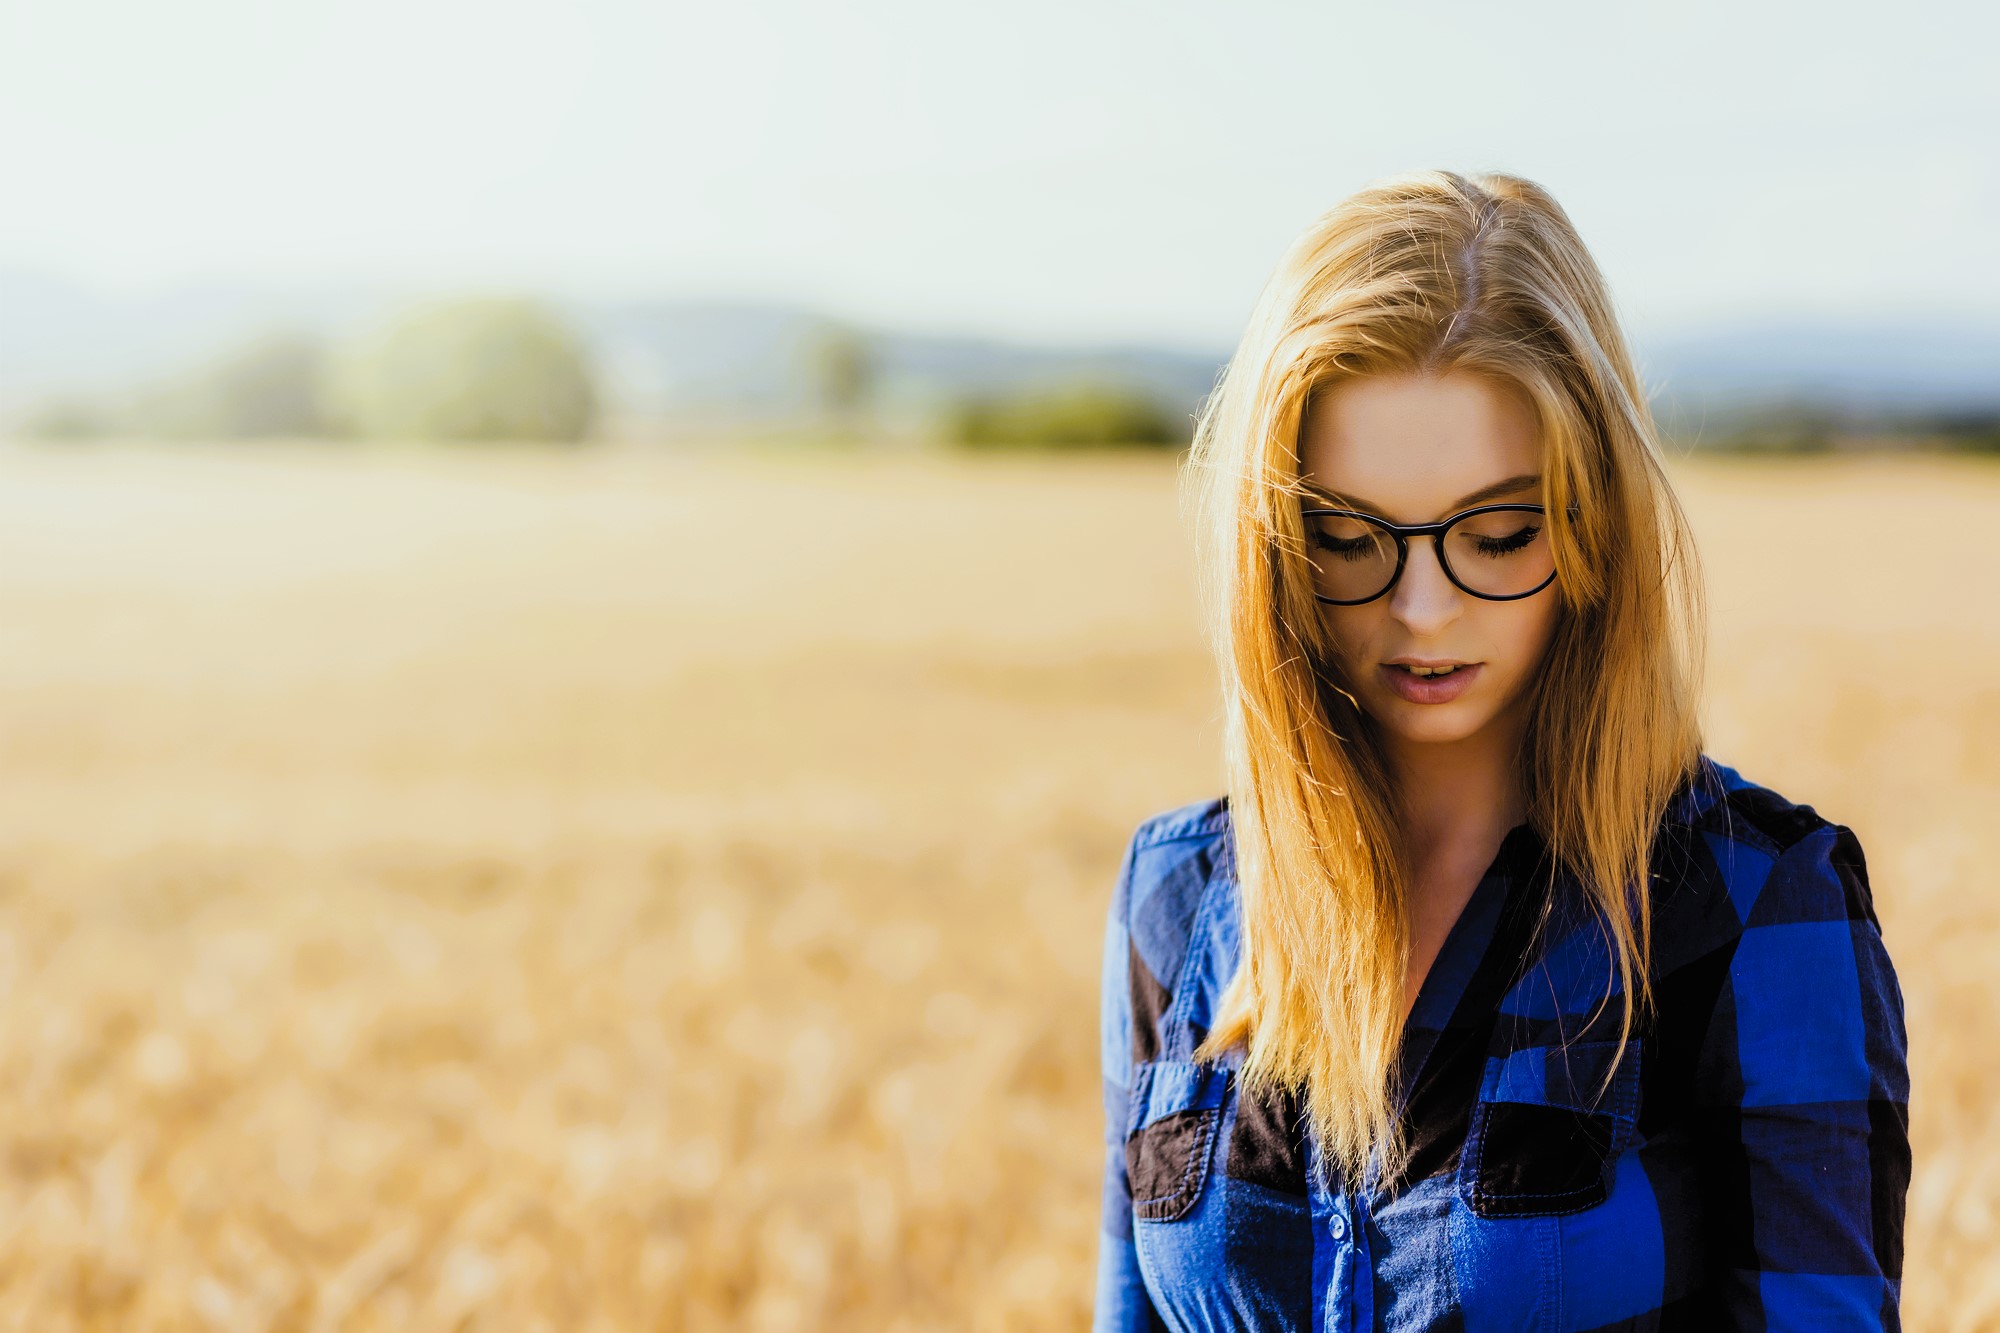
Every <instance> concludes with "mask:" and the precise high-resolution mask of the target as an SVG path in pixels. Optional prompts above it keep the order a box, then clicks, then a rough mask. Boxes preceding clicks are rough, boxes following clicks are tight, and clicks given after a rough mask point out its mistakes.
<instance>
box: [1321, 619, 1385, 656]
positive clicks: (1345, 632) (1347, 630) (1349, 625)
mask: <svg viewBox="0 0 2000 1333" xmlns="http://www.w3.org/2000/svg"><path fill="white" fill-rule="evenodd" d="M1320 619H1321V623H1322V624H1323V625H1325V626H1326V633H1327V638H1328V639H1329V641H1330V644H1331V647H1332V649H1333V653H1334V655H1335V656H1336V657H1338V658H1339V659H1340V660H1341V661H1343V662H1345V663H1347V664H1349V665H1350V666H1351V665H1353V664H1354V663H1355V662H1357V661H1359V660H1362V659H1364V658H1366V657H1367V656H1368V655H1369V652H1370V650H1371V648H1372V646H1373V643H1374V639H1375V632H1376V627H1377V626H1378V625H1379V624H1380V622H1381V620H1382V614H1381V610H1380V608H1378V607H1375V606H1327V607H1322V608H1321V616H1320Z"/></svg>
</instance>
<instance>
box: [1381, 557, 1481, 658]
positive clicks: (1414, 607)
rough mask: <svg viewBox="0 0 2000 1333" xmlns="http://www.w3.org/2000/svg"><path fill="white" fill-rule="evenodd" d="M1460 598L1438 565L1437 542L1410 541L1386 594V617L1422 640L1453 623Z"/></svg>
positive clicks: (1461, 600)
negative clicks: (1396, 621)
mask: <svg viewBox="0 0 2000 1333" xmlns="http://www.w3.org/2000/svg"><path fill="white" fill-rule="evenodd" d="M1464 597H1465V594H1464V593H1462V592H1460V591H1459V588H1458V585H1457V584H1455V583H1453V582H1452V581H1451V580H1450V579H1449V578H1447V577H1446V576H1445V572H1444V566H1443V565H1442V564H1440V563H1438V544H1437V538H1435V537H1428V536H1426V537H1412V538H1410V553H1409V555H1408V556H1406V557H1405V558H1404V560H1403V572H1402V574H1401V575H1400V576H1399V577H1398V578H1397V579H1396V586H1395V588H1393V589H1392V590H1391V591H1390V593H1389V614H1391V615H1393V616H1395V617H1396V619H1398V620H1400V621H1402V622H1403V624H1405V625H1407V626H1408V627H1409V630H1410V633H1411V634H1412V635H1413V636H1417V637H1422V636H1426V635H1429V634H1432V633H1434V632H1436V631H1438V630H1441V629H1443V628H1444V627H1445V626H1446V625H1449V624H1450V623H1451V622H1452V621H1453V620H1455V619H1457V618H1458V614H1459V611H1460V610H1461V609H1462V608H1463V607H1464V604H1465V603H1464Z"/></svg>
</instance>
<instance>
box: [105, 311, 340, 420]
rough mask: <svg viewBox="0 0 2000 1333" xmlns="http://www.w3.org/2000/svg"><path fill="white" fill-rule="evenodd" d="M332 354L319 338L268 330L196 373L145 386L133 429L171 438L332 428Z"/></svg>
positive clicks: (134, 412) (134, 404)
mask: <svg viewBox="0 0 2000 1333" xmlns="http://www.w3.org/2000/svg"><path fill="white" fill-rule="evenodd" d="M325 360H326V352H325V348H324V347H323V346H322V345H321V344H320V342H319V341H318V340H317V339H315V338H310V337H307V336H305V335H303V334H296V333H273V334H266V335H264V336H262V337H259V338H256V339H253V340H252V341H250V342H248V343H246V344H244V345H243V346H241V347H239V348H237V349H236V350H234V351H232V352H230V353H228V354H227V355H225V356H224V357H222V358H221V359H220V360H218V361H216V362H215V363H213V364H212V365H209V366H206V367H204V368H202V369H200V370H197V371H195V372H194V373H192V374H190V375H187V376H184V377H182V378H181V379H178V380H172V381H169V382H167V383H166V384H163V385H158V386H155V387H153V388H149V389H144V390H141V391H140V392H139V393H138V394H136V395H135V396H134V398H133V401H132V404H131V407H130V409H129V417H130V424H131V429H133V430H135V431H137V432H138V433H140V434H145V435H158V436H162V437H166V438H170V439H229V440H242V439H263V438H270V437H280V436H293V437H297V436H311V435H320V434H324V433H325V431H326V424H327V423H326V414H325V413H324V412H323V411H322V410H321V404H320V381H321V378H322V376H323V373H324V363H325Z"/></svg>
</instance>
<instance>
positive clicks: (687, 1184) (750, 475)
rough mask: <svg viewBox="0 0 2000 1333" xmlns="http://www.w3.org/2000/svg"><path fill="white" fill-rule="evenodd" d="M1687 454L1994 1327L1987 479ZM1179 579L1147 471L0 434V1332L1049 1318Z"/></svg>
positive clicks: (1740, 719) (1967, 1305) (1748, 745)
mask: <svg viewBox="0 0 2000 1333" xmlns="http://www.w3.org/2000/svg"><path fill="white" fill-rule="evenodd" d="M1680 471H1681V475H1682V478H1683V481H1684V485H1685V496H1686V498H1687V500H1688V502H1689V504H1690V506H1691V508H1692V509H1693V511H1694V513H1695V516H1696V519H1697V521H1698V523H1699V525H1700V527H1701V532H1702V537H1703V540H1704V554H1705V556H1706V559H1707V561H1708V563H1709V568H1710V578H1711V588H1712V593H1713V599H1714V612H1715V627H1714V641H1713V642H1714V660H1713V665H1712V671H1711V691H1710V699H1711V707H1710V718H1711V724H1712V731H1711V735H1712V743H1711V745H1710V751H1711V753H1713V754H1715V755H1717V756H1718V757H1719V758H1722V759H1724V760H1725V761H1727V762H1730V763H1733V764H1735V765H1736V766H1737V767H1739V768H1741V769H1742V770H1743V771H1744V772H1745V773H1746V774H1748V775H1749V776H1751V777H1753V778H1755V779H1757V780H1759V781H1763V782H1767V783H1769V784H1771V785H1773V786H1775V787H1777V788H1778V789H1779V790H1781V791H1783V792H1785V793H1786V794H1788V795H1791V796H1792V797H1793V798H1794V799H1798V800H1804V801H1809V802H1811V803H1812V804H1814V805H1815V806H1817V807H1818V808H1820V810H1821V811H1822V812H1824V813H1826V814H1828V815H1830V816H1831V817H1833V818H1836V819H1839V820H1841V821H1842V822H1845V823H1847V824H1849V825H1851V826H1852V827H1853V828H1854V829H1855V830H1856V831H1857V833H1858V834H1859V835H1860V837H1861V840H1862V843H1863V845H1864V847H1865V848H1866V849H1867V852H1868V856H1869V863H1870V868H1871V871H1872V874H1873V879H1874V884H1875V888H1876V893H1877V897H1878V901H1879V904H1880V908H1881V913H1882V917H1883V921H1884V929H1885V935H1886V937H1887V939H1888V941H1889V944H1890V948H1891V951H1892V953H1893V954H1894V956H1895V958H1896V960H1897V963H1898V966H1899V968H1900V970H1901V974H1902V979H1903V985H1904V990H1905V993H1906V996H1907V999H1908V1004H1909V1018H1910V1027H1911V1032H1912V1048H1913V1053H1912V1060H1913V1066H1914V1072H1915V1076H1916V1082H1917V1087H1916V1090H1915V1093H1914V1096H1913V1111H1914V1120H1915V1126H1916V1129H1915V1132H1916V1135H1917V1145H1916V1156H1917V1178H1916V1181H1915V1183H1914V1185H1913V1188H1912V1192H1911V1227H1910V1236H1909V1240H1910V1249H1909V1269H1908V1274H1907V1276H1906V1281H1905V1292H1906V1304H1905V1311H1906V1316H1907V1319H1908V1323H1909V1326H1910V1327H1912V1328H1917V1329H1949V1330H1970V1329H2000V1148H1996V1146H1995V1144H1994V1140H1993V1136H1992V1132H1991V1127H1992V1124H1993V1123H1994V1118H1993V1113H1992V1110H1991V1108H1992V1106H1993V1104H1994V1102H1995V1101H1996V1099H2000V1009H1997V1008H1996V1005H1995V1003H1994V1000H1995V991H1996V987H1995V984H1994V981H1993V977H1994V975H1995V970H1996V965H2000V883H1996V880H1995V876H1994V874H1993V872H1992V867H1993V866H1994V865H1995V864H1996V862H2000V827H1996V824H1995V821H1994V820H1993V817H1992V811H1993V810H1994V809H1995V808H1996V800H2000V671H1996V669H1995V667H1994V666H1993V663H1994V661H1995V655H1996V653H2000V621H1996V618H1995V616H1994V615H1993V609H1994V608H1995V606H1996V604H2000V602H1996V597H1995V592H1994V589H1995V588H1996V587H2000V546H1996V543H1995V542H1994V541H1993V532H1994V528H1995V525H1996V524H1997V523H2000V470H1996V469H1995V468H1993V467H1991V466H1986V467H1983V468H1982V467H1980V466H1979V465H1978V464H1976V463H1973V462H1950V461H1946V460H1938V459H1915V460H1898V461H1888V460H1839V461H1828V462H1821V463H1815V464H1808V465H1786V464H1776V463H1763V464H1751V463H1743V462H1736V463H1730V464H1716V463H1707V464H1702V465H1699V466H1697V465H1694V464H1686V465H1682V466H1681V469H1680ZM1190 580H1191V569H1190V566H1189V562H1188V556H1187V551H1186V544H1185V540H1184V537H1183V533H1182V530H1181V528H1180V525H1179V522H1178V519H1177V516H1176V511H1175V506H1174V497H1173V476H1172V470H1171V463H1170V462H1169V460H1167V459H1165V458H1160V457H1144V458H1131V459H1092V460H1070V461H1054V462H1030V461H1022V460H1015V459H1004V458H993V459H981V460H977V461H966V462H944V461H923V460H897V459H886V458H873V459H859V460H857V459H837V460H836V459H819V460H797V461H779V460H776V459H769V458H767V459H764V460H762V461H756V460H740V461H736V462H732V463H723V462H721V461H716V460H708V461H694V460H681V461H659V460H645V459H633V458H630V457H620V456H618V455H615V454H592V455H584V456H577V457H565V456H556V455H542V454H516V453H502V454H499V455H494V456H487V457H483V458H482V457H476V456H474V455H472V454H469V453H464V454H448V453H438V454H407V455H394V454H390V455H383V454H376V455H367V456H363V455H349V454H343V453H341V452H340V451H337V450H331V449H329V450H324V451H312V450H306V451H297V452H292V451H286V450H281V449H266V448H259V449H256V450H255V451H252V450H248V449H246V450H242V451H236V450H199V449H181V450H177V451H173V452H140V451H129V452H128V451H122V450H117V449H102V450H92V451H86V452H79V453H74V454H63V453H60V452H30V453H22V452H14V453H8V454H5V455H0V1327H5V1328H19V1329H35V1330H59V1329H67V1328H107V1329H108V1328H121V1329H122V1328H155V1327H157V1328H195V1329H203V1328H209V1329H264V1328H284V1329H316V1330H317V1329H327V1330H330V1329H347V1328H352V1329H457V1328H483V1329H510V1330H512V1329H549V1330H556V1329H560V1330H571V1329H583V1330H589V1329H610V1328H619V1329H625V1328H633V1329H676V1330H678V1329H689V1330H696V1329H738V1328H744V1329H790V1328H819V1327H832V1328H855V1329H870V1330H875V1329H882V1330H895V1329H908V1330H915V1329H960V1328H980V1329H984V1328H1043V1327H1047V1328H1077V1327H1081V1326H1083V1325H1084V1324H1085V1323H1087V1319H1088V1307H1089V1299H1090V1277H1091V1263H1092V1259H1093V1256H1094V1253H1095V1246H1096V1237H1095V1231H1096V1215H1097V1189H1098V1170H1099V1163H1100V1160H1101V1158H1100V1148H1099V1142H1100V1139H1099V1135H1100V1132H1101V1127H1100V1125H1099V1114H1100V1113H1099V1109H1098V1105H1099V1103H1098V1091H1097V1088H1098V1084H1097V1069H1096V1065H1095V1059H1096V1054H1095V1049H1096V1048H1095V1042H1096V1033H1095V1030H1094V1024H1095V1017H1096V984H1097V968H1098V949H1099V943H1100V929H1101V925H1102V919H1103V911H1104V906H1105V902H1106V899H1107V897H1108V894H1109V891H1110V886H1111V877H1112V875H1113V873H1114V872H1115V870H1116V866H1117V861H1118V855H1119V852H1120V851H1121V849H1122V847H1123V844H1124V840H1125V838H1126V836H1127V835H1128V834H1129V832H1130V830H1131V827H1132V825H1133V823H1134V822H1136V821H1137V820H1138V819H1139V818H1141V817H1142V816H1144V815H1145V814H1148V813H1151V812H1153V811H1155V810H1158V809H1161V808H1164V807H1166V806H1169V805H1174V804H1179V803H1181V802H1184V801H1190V800H1195V799H1198V798H1201V797H1206V796H1208V795H1211V794H1213V793H1214V792H1215V791H1216V790H1217V777H1216V774H1217V765H1216V760H1215V746H1216V730H1215V726H1214V716H1215V707H1214V702H1213V698H1212V693H1211V683H1210V674H1209V667H1208V663H1207V660H1206V658H1205V657H1204V655H1203V653H1202V651H1201V649H1200V646H1199V644H1198V642H1197V640H1196V638H1195V632H1194V626H1193V600H1192V591H1191V583H1190Z"/></svg>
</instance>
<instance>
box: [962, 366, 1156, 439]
mask: <svg viewBox="0 0 2000 1333" xmlns="http://www.w3.org/2000/svg"><path fill="white" fill-rule="evenodd" d="M947 431H948V433H949V434H950V436H951V437H952V438H953V439H954V440H955V441H956V442H957V443H959V444H962V445H965V446H967V447H969V448H976V449H991V448H1058V449H1060V448H1091V447H1104V446H1113V445H1150V446H1156V447H1164V446H1173V445H1181V444H1185V443H1186V442H1187V432H1186V430H1184V429H1183V428H1182V427H1181V425H1180V424H1179V423H1178V422H1177V421H1176V420H1175V419H1174V417H1173V416H1172V415H1171V414H1169V413H1168V412H1167V410H1166V409H1165V408H1164V407H1162V406H1161V405H1160V403H1159V401H1158V400H1157V399H1155V398H1154V397H1153V396H1152V395H1150V394H1148V393H1145V392H1143V391H1141V390H1138V389H1134V388H1131V387H1129V386H1126V385H1121V384H1114V383H1103V382H1097V381H1084V382H1080V383H1070V384H1061V385H1052V386H1043V387H1039V388H1027V389H1019V390H1015V391H1012V392H1008V393H998V394H975V395H970V396H967V397H965V398H962V399H960V400H959V401H958V403H957V404H956V405H955V406H954V408H953V410H952V411H951V412H950V414H949V417H948V422H947Z"/></svg>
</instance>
